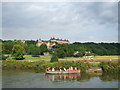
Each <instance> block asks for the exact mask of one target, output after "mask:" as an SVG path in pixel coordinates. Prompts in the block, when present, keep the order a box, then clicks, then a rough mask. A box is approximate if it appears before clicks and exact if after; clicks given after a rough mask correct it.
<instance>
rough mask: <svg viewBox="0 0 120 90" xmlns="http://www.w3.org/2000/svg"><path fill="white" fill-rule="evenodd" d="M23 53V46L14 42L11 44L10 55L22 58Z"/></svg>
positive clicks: (17, 58) (18, 58)
mask: <svg viewBox="0 0 120 90" xmlns="http://www.w3.org/2000/svg"><path fill="white" fill-rule="evenodd" d="M24 54H25V49H24V47H23V46H21V45H19V44H16V45H14V46H13V49H12V54H11V55H12V56H13V57H14V58H15V59H16V60H22V59H24V58H23V56H24Z"/></svg>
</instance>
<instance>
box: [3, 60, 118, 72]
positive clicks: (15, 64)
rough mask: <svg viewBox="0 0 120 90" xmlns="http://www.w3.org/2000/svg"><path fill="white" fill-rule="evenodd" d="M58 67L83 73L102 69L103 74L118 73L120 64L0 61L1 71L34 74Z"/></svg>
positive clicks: (113, 62)
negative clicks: (15, 70)
mask: <svg viewBox="0 0 120 90" xmlns="http://www.w3.org/2000/svg"><path fill="white" fill-rule="evenodd" d="M60 66H62V67H65V68H69V67H70V66H73V67H77V68H78V69H81V71H82V72H85V71H86V70H87V69H89V68H91V67H102V69H103V71H104V72H120V63H118V62H116V61H111V62H107V61H106V62H98V61H62V62H60V61H59V62H54V63H50V62H45V61H44V60H43V61H37V62H21V61H17V60H11V61H10V60H9V61H2V69H22V70H35V71H36V72H44V71H45V69H46V68H47V67H51V68H52V67H55V68H56V69H58V68H59V67H60Z"/></svg>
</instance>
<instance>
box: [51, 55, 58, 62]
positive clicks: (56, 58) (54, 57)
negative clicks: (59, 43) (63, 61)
mask: <svg viewBox="0 0 120 90" xmlns="http://www.w3.org/2000/svg"><path fill="white" fill-rule="evenodd" d="M57 61H58V57H57V56H55V55H53V56H52V57H51V60H50V62H57Z"/></svg>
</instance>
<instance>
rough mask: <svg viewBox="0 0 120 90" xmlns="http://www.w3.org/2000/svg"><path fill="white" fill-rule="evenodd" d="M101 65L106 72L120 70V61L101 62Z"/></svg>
mask: <svg viewBox="0 0 120 90" xmlns="http://www.w3.org/2000/svg"><path fill="white" fill-rule="evenodd" d="M100 67H101V68H102V70H103V71H104V72H120V68H119V67H120V63H119V62H101V63H100Z"/></svg>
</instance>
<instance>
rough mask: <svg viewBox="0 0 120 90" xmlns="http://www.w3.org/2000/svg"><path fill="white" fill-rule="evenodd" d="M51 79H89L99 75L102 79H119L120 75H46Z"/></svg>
mask: <svg viewBox="0 0 120 90" xmlns="http://www.w3.org/2000/svg"><path fill="white" fill-rule="evenodd" d="M45 76H46V77H47V78H48V79H49V80H51V81H73V80H75V81H87V80H90V79H92V78H94V77H98V78H99V79H100V80H101V81H103V82H106V81H118V80H120V78H119V77H120V75H118V74H111V73H110V74H108V73H81V74H64V75H51V74H46V75H45Z"/></svg>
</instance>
